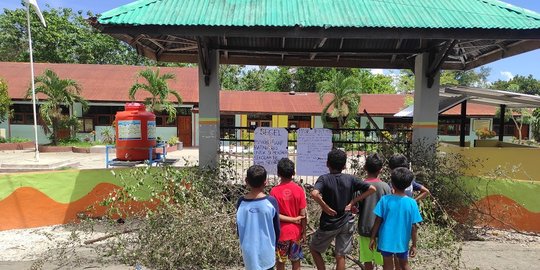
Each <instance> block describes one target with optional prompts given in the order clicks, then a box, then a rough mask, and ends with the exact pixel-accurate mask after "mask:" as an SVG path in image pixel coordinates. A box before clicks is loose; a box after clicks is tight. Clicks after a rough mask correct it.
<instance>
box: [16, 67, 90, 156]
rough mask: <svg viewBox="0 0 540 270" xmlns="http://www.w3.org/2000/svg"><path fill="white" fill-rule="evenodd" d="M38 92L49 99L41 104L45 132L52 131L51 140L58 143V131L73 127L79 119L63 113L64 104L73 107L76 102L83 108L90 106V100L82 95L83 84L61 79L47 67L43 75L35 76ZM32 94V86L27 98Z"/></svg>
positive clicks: (40, 109)
mask: <svg viewBox="0 0 540 270" xmlns="http://www.w3.org/2000/svg"><path fill="white" fill-rule="evenodd" d="M35 90H36V94H38V93H42V94H44V95H46V96H47V100H45V101H43V103H42V104H41V105H40V106H39V114H40V115H41V118H42V119H43V120H44V123H43V125H42V126H43V130H44V131H45V134H49V133H52V136H51V141H52V144H53V145H56V144H58V131H59V130H60V129H62V128H68V127H69V128H73V127H75V126H77V119H76V118H74V117H72V116H70V117H67V116H66V115H64V114H63V113H62V108H61V106H62V105H67V106H69V108H70V112H71V109H72V107H73V104H74V103H75V102H78V103H80V104H81V105H82V107H83V110H86V109H87V108H88V102H86V100H85V99H84V98H83V97H82V96H81V86H80V85H79V84H78V83H77V82H76V81H74V80H72V79H60V77H58V75H57V74H56V73H55V72H54V71H52V70H50V69H46V70H45V72H43V74H42V75H40V76H38V77H36V78H35ZM31 95H32V88H29V89H28V91H27V92H26V98H29V97H30V96H31Z"/></svg>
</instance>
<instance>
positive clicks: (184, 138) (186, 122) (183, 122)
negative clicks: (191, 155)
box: [177, 115, 192, 147]
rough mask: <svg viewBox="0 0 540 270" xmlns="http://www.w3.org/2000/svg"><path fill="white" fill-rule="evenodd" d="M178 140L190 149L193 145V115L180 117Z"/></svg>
mask: <svg viewBox="0 0 540 270" xmlns="http://www.w3.org/2000/svg"><path fill="white" fill-rule="evenodd" d="M177 123H178V125H177V130H178V138H179V139H180V141H181V142H182V143H183V144H184V147H190V146H192V144H191V139H192V138H191V115H181V116H178V121H177Z"/></svg>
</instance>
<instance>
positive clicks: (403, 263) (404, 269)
mask: <svg viewBox="0 0 540 270" xmlns="http://www.w3.org/2000/svg"><path fill="white" fill-rule="evenodd" d="M398 260H399V266H400V267H401V270H411V267H410V266H409V260H407V259H405V260H402V259H398Z"/></svg>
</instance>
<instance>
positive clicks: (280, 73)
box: [220, 65, 395, 93]
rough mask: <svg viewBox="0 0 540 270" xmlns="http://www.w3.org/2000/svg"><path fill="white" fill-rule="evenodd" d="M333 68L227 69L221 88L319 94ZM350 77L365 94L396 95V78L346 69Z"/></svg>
mask: <svg viewBox="0 0 540 270" xmlns="http://www.w3.org/2000/svg"><path fill="white" fill-rule="evenodd" d="M333 70H334V69H332V68H314V67H276V68H268V67H266V66H259V67H252V66H239V65H224V66H222V67H221V70H220V77H221V87H222V88H223V89H225V90H240V91H270V92H289V91H296V92H316V91H317V89H318V88H317V84H318V83H319V82H322V81H326V80H330V79H331V78H332V76H333V75H332V74H333V73H332V72H333ZM339 71H340V72H341V73H342V74H343V75H344V76H346V77H354V78H356V80H358V81H359V83H360V85H361V87H362V91H363V92H365V93H395V87H394V85H393V78H392V77H390V76H387V75H382V74H372V73H371V72H370V71H369V70H367V69H357V68H343V69H339Z"/></svg>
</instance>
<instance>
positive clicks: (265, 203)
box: [236, 165, 279, 270]
mask: <svg viewBox="0 0 540 270" xmlns="http://www.w3.org/2000/svg"><path fill="white" fill-rule="evenodd" d="M246 184H247V186H248V187H249V189H250V190H249V192H248V193H247V194H246V195H245V196H242V197H240V199H238V203H237V204H236V208H237V211H236V224H237V229H238V236H239V238H240V249H241V250H242V257H243V259H244V266H245V268H246V269H247V270H267V269H273V268H274V265H275V264H276V256H275V254H276V243H277V240H278V239H279V208H278V203H277V201H276V199H274V197H271V196H268V195H266V194H264V187H265V186H266V170H265V169H264V167H263V166H260V165H253V166H251V167H249V169H248V170H247V177H246Z"/></svg>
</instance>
